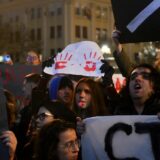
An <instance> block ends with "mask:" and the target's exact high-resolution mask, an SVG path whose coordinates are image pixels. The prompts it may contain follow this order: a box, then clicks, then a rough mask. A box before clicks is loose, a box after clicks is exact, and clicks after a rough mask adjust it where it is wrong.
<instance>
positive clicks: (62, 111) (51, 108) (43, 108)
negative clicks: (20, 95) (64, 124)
mask: <svg viewBox="0 0 160 160" xmlns="http://www.w3.org/2000/svg"><path fill="white" fill-rule="evenodd" d="M35 115H36V116H35V120H36V127H37V129H40V128H41V127H42V126H43V125H45V124H46V123H48V122H51V121H53V120H54V119H63V120H65V121H70V122H72V123H76V115H75V113H74V112H72V111H71V110H70V109H69V108H67V107H66V105H65V104H64V103H62V102H61V101H59V100H55V101H50V100H46V101H44V102H42V104H41V105H40V107H38V109H37V112H36V114H35Z"/></svg>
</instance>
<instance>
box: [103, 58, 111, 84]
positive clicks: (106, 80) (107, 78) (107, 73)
mask: <svg viewBox="0 0 160 160" xmlns="http://www.w3.org/2000/svg"><path fill="white" fill-rule="evenodd" d="M101 62H102V63H103V65H102V66H101V67H100V70H101V72H102V73H104V76H103V77H102V80H103V82H102V83H103V85H104V86H110V85H111V84H113V81H112V76H113V73H114V69H113V67H112V66H110V65H109V63H108V62H107V61H106V60H101Z"/></svg>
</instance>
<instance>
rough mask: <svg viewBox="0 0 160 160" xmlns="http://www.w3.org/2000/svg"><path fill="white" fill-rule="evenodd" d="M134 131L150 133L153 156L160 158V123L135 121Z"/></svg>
mask: <svg viewBox="0 0 160 160" xmlns="http://www.w3.org/2000/svg"><path fill="white" fill-rule="evenodd" d="M135 132H136V133H139V134H143V133H149V134H150V137H151V143H152V151H153V154H154V158H155V159H160V123H158V122H152V123H135Z"/></svg>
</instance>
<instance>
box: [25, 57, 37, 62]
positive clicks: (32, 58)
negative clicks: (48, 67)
mask: <svg viewBox="0 0 160 160" xmlns="http://www.w3.org/2000/svg"><path fill="white" fill-rule="evenodd" d="M36 59H38V58H37V57H36V56H30V55H29V56H27V58H26V60H27V61H28V62H32V61H34V60H36Z"/></svg>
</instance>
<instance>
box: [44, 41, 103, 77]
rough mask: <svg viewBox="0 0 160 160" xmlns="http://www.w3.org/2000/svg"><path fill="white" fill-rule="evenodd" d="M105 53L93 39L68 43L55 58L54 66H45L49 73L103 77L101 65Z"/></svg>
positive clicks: (46, 71) (45, 70)
mask: <svg viewBox="0 0 160 160" xmlns="http://www.w3.org/2000/svg"><path fill="white" fill-rule="evenodd" d="M102 59H104V58H103V54H102V52H101V49H100V47H99V46H98V45H97V44H96V43H95V42H92V41H82V42H77V43H73V44H70V45H68V46H67V47H66V48H65V49H64V50H63V51H62V52H61V53H58V54H57V56H56V57H55V59H54V64H53V65H52V67H45V68H44V72H45V73H47V74H51V75H55V74H71V75H83V76H88V77H101V76H103V75H104V74H103V73H101V70H100V67H101V66H102V64H103V63H102V62H101V60H102Z"/></svg>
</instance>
